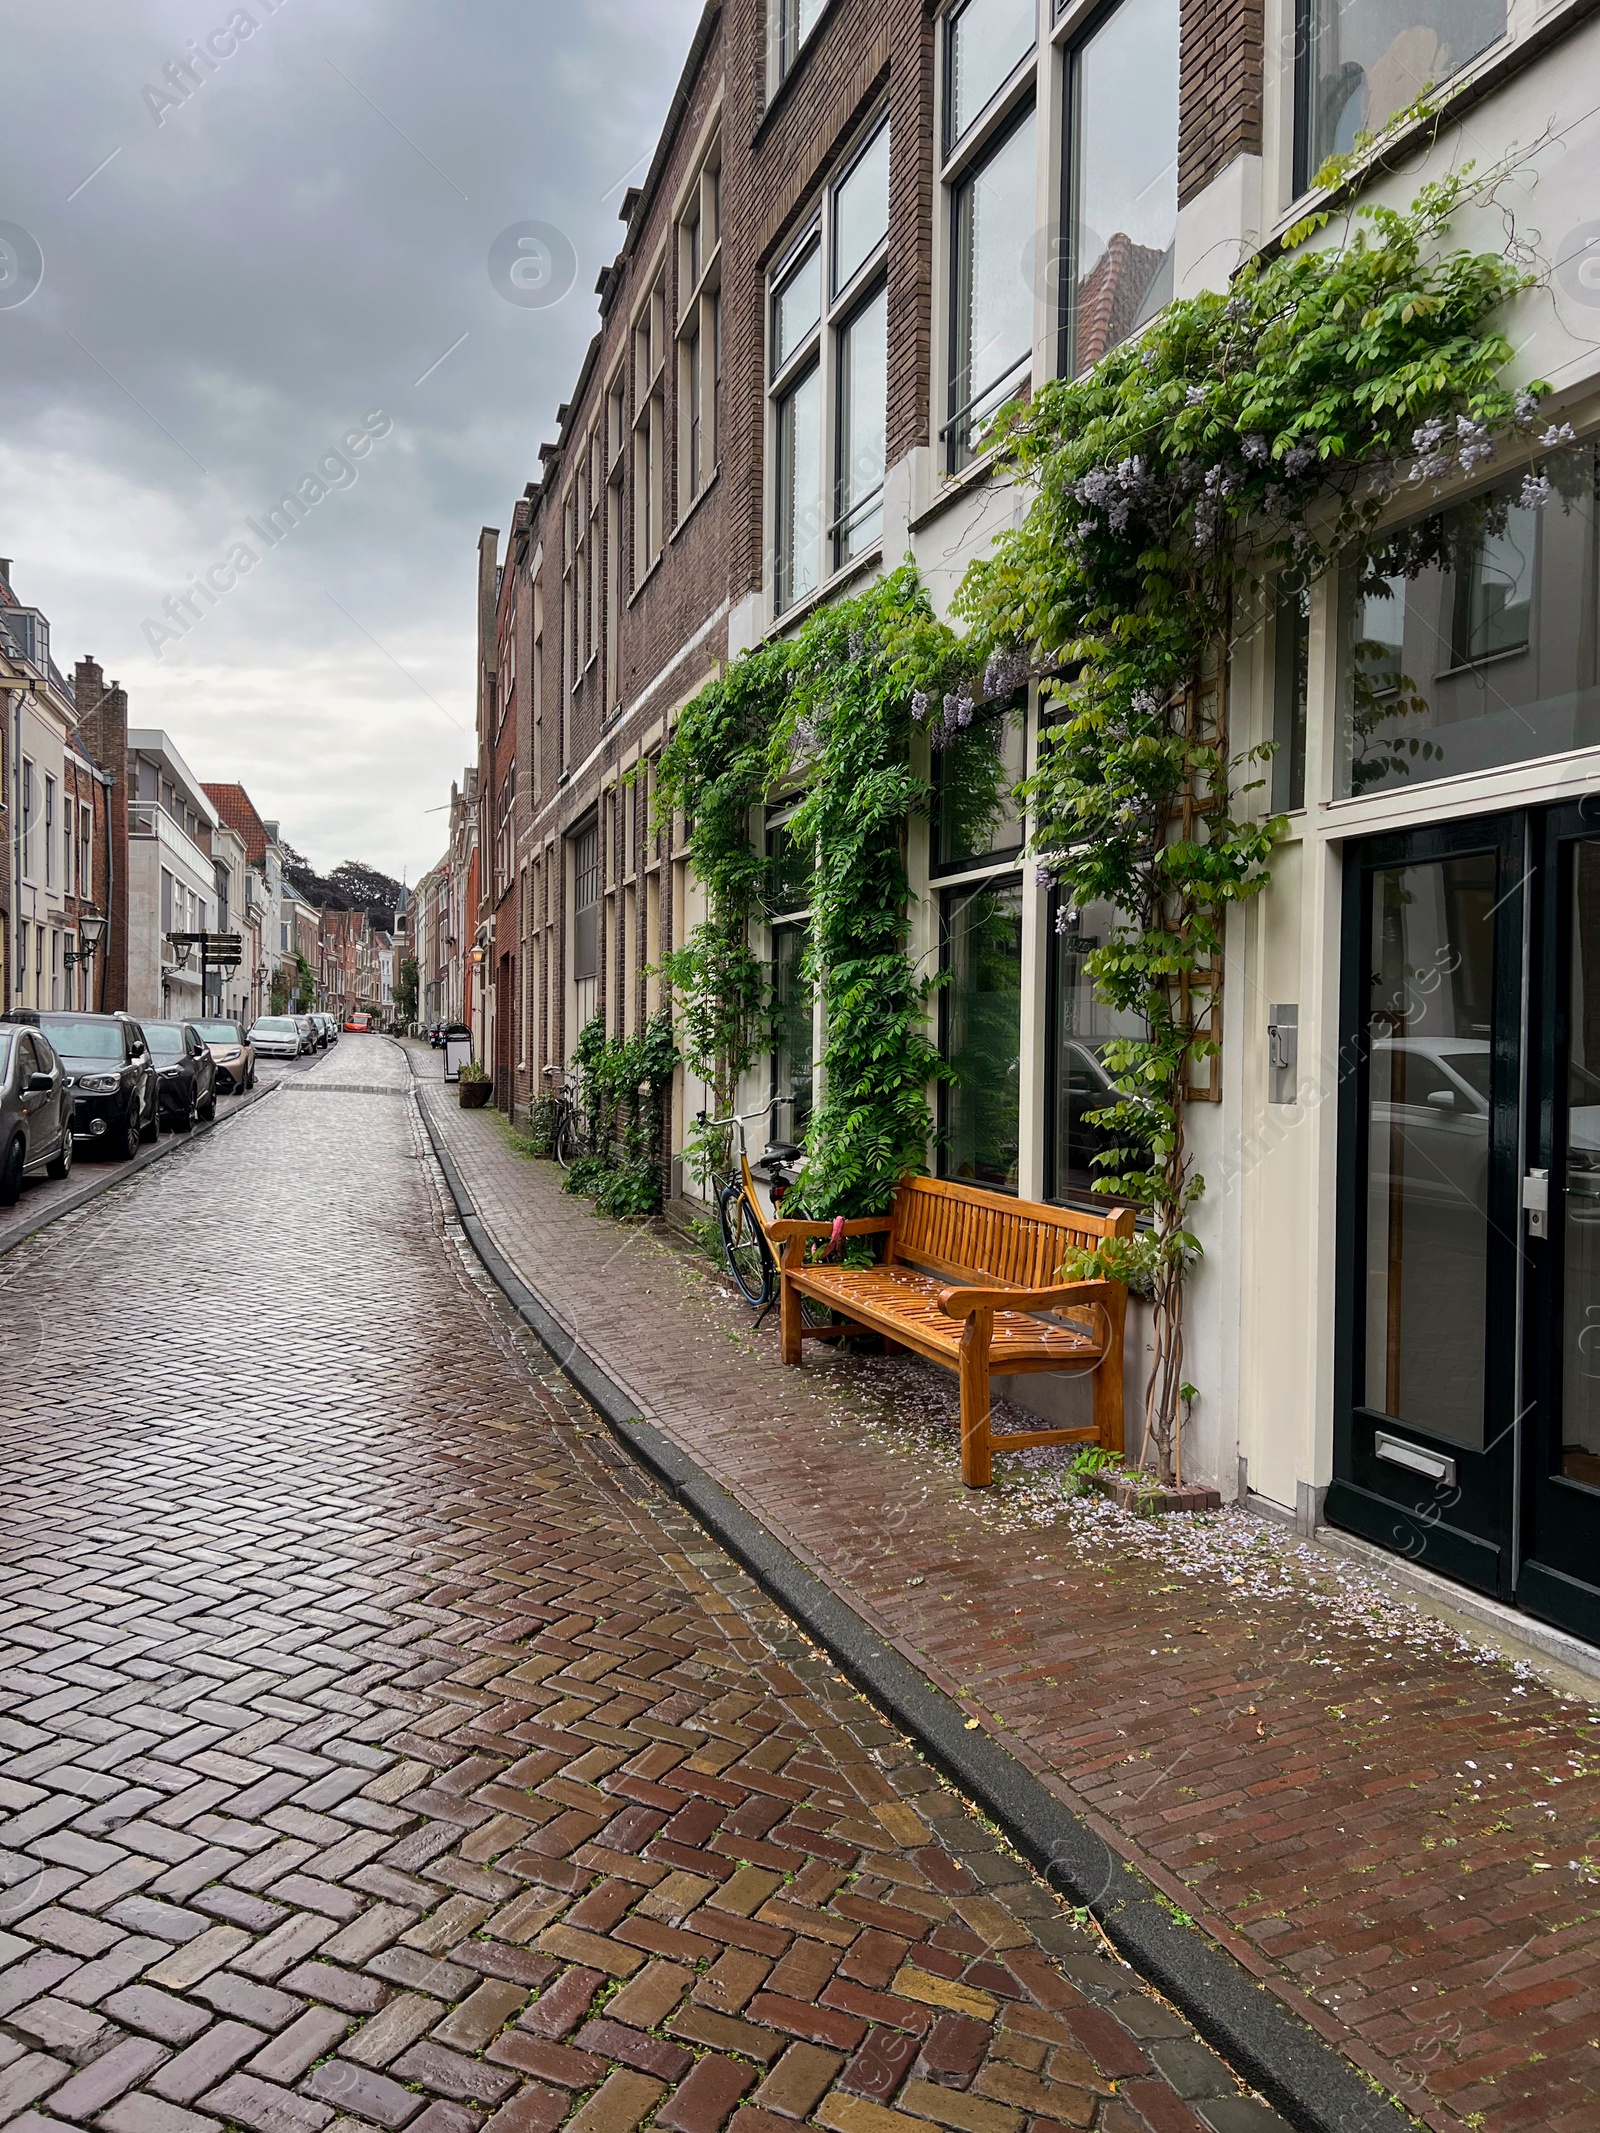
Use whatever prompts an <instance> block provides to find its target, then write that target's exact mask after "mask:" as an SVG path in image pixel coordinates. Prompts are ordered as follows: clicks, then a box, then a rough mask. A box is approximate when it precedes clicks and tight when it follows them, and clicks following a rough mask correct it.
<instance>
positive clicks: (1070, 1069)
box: [1046, 891, 1146, 1213]
mask: <svg viewBox="0 0 1600 2133" xmlns="http://www.w3.org/2000/svg"><path fill="white" fill-rule="evenodd" d="M1050 927H1051V930H1050V939H1051V947H1052V955H1051V968H1050V1026H1051V1030H1052V1033H1053V1034H1052V1039H1051V1049H1050V1062H1049V1063H1050V1111H1049V1137H1048V1143H1047V1148H1046V1167H1047V1171H1048V1175H1049V1195H1050V1198H1051V1199H1052V1200H1060V1201H1064V1202H1067V1203H1068V1204H1071V1205H1075V1206H1083V1207H1093V1208H1095V1209H1096V1210H1097V1211H1099V1212H1101V1213H1104V1212H1105V1211H1106V1210H1107V1209H1108V1208H1110V1207H1114V1206H1119V1205H1121V1204H1122V1203H1121V1202H1119V1201H1117V1200H1114V1199H1110V1198H1108V1196H1107V1195H1106V1194H1104V1193H1099V1192H1096V1191H1095V1183H1096V1180H1097V1179H1101V1178H1104V1177H1106V1176H1107V1175H1108V1174H1109V1171H1108V1167H1107V1165H1105V1164H1104V1163H1101V1162H1097V1161H1096V1158H1097V1157H1099V1156H1102V1155H1105V1154H1108V1153H1109V1152H1110V1151H1111V1150H1112V1149H1113V1148H1116V1147H1118V1146H1121V1145H1125V1144H1124V1143H1123V1142H1122V1141H1121V1140H1120V1139H1119V1137H1118V1135H1116V1134H1115V1133H1113V1132H1111V1131H1110V1130H1109V1129H1108V1128H1107V1127H1106V1126H1105V1125H1104V1124H1102V1123H1101V1122H1100V1120H1099V1116H1098V1114H1099V1113H1101V1112H1103V1111H1105V1110H1106V1109H1107V1108H1108V1107H1109V1106H1110V1105H1112V1104H1114V1103H1115V1102H1116V1101H1117V1091H1116V1089H1115V1087H1114V1086H1113V1084H1112V1080H1111V1076H1110V1074H1109V1073H1108V1071H1107V1069H1106V1063H1105V1055H1106V1047H1107V1045H1108V1044H1110V1043H1111V1041H1112V1040H1113V1038H1117V1037H1143V1036H1144V1035H1145V1034H1146V1032H1145V1027H1144V1023H1143V1022H1142V1020H1141V1019H1140V1018H1139V1016H1137V1015H1131V1014H1125V1013H1121V1012H1118V1011H1116V1010H1113V1009H1112V1008H1109V1007H1107V1006H1106V1005H1105V1003H1104V1002H1103V1001H1102V1000H1101V999H1100V998H1099V996H1098V995H1097V994H1096V992H1095V989H1094V986H1093V985H1092V984H1091V982H1090V980H1089V976H1088V973H1087V971H1086V970H1085V968H1084V964H1085V962H1086V960H1087V958H1088V957H1089V956H1091V955H1093V953H1094V952H1095V950H1096V949H1097V948H1100V947H1103V946H1104V945H1105V943H1106V942H1107V940H1108V939H1109V938H1110V937H1111V935H1112V933H1113V932H1114V931H1115V927H1116V914H1115V913H1114V911H1113V910H1112V907H1111V906H1110V904H1088V905H1086V906H1085V907H1084V908H1083V909H1081V910H1079V909H1076V908H1074V907H1073V906H1072V905H1071V904H1069V903H1067V902H1066V901H1065V899H1064V898H1063V897H1062V896H1061V895H1060V893H1059V891H1058V892H1057V893H1056V895H1055V896H1053V897H1052V898H1051V910H1050Z"/></svg>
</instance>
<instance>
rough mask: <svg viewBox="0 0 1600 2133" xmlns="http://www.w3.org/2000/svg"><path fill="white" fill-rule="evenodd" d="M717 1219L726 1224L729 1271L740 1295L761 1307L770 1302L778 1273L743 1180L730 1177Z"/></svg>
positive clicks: (719, 1201) (721, 1195) (724, 1239)
mask: <svg viewBox="0 0 1600 2133" xmlns="http://www.w3.org/2000/svg"><path fill="white" fill-rule="evenodd" d="M717 1219H718V1221H719V1222H720V1223H721V1225H722V1249H723V1251H724V1253H725V1254H726V1256H727V1261H728V1271H729V1273H730V1274H732V1276H733V1278H734V1281H735V1283H736V1284H737V1285H738V1290H739V1294H740V1295H741V1296H742V1297H743V1298H744V1300H745V1302H746V1303H747V1304H752V1305H754V1306H757V1307H759V1306H761V1305H762V1304H767V1303H770V1302H771V1301H772V1292H773V1287H774V1284H775V1282H776V1280H777V1271H778V1270H777V1268H776V1267H775V1266H774V1264H773V1260H772V1252H771V1249H770V1247H769V1246H768V1244H767V1240H766V1237H765V1236H764V1235H763V1233H762V1229H761V1224H760V1223H759V1222H758V1221H757V1220H756V1213H755V1209H754V1208H753V1207H752V1206H751V1205H750V1202H749V1200H748V1199H747V1198H746V1197H745V1190H744V1185H743V1182H742V1181H741V1180H740V1179H738V1178H730V1179H729V1180H728V1182H727V1184H726V1185H724V1186H723V1188H722V1191H721V1192H720V1193H719V1194H718V1196H717Z"/></svg>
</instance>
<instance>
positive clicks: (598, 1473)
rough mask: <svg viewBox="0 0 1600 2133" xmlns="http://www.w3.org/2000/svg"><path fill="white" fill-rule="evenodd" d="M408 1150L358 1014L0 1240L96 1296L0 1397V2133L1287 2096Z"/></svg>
mask: <svg viewBox="0 0 1600 2133" xmlns="http://www.w3.org/2000/svg"><path fill="white" fill-rule="evenodd" d="M434 1170H435V1166H433V1164H432V1161H431V1157H430V1156H429V1155H428V1154H427V1152H426V1150H425V1147H424V1144H423V1142H422V1138H421V1134H420V1129H419V1126H418V1122H417V1120H416V1118H415V1116H414V1114H413V1112H412V1109H411V1107H410V1104H409V1102H408V1100H407V1088H406V1074H405V1069H404V1064H403V1061H402V1060H401V1058H400V1056H399V1054H398V1053H397V1052H395V1051H394V1050H393V1049H392V1048H385V1047H380V1046H378V1045H377V1044H375V1043H374V1044H372V1045H370V1046H364V1047H361V1048H360V1049H359V1052H358V1051H357V1049H356V1048H355V1047H354V1046H341V1047H340V1052H339V1054H337V1055H335V1056H334V1057H333V1058H331V1059H329V1060H326V1061H324V1062H321V1063H320V1064H319V1067H318V1069H317V1071H316V1073H315V1074H314V1075H309V1076H307V1077H305V1079H304V1080H303V1081H300V1082H298V1083H297V1084H296V1085H295V1086H293V1087H292V1088H285V1090H284V1091H282V1092H281V1093H280V1094H279V1095H278V1096H276V1097H275V1098H274V1099H273V1101H272V1103H271V1104H269V1105H263V1106H261V1107H259V1108H258V1109H256V1110H254V1111H251V1112H249V1113H247V1114H245V1115H243V1116H241V1117H240V1118H239V1119H238V1120H237V1122H236V1123H235V1125H234V1126H233V1127H232V1128H231V1129H230V1132H229V1133H228V1135H227V1136H220V1137H218V1138H216V1139H214V1140H208V1141H206V1142H204V1143H202V1144H200V1145H197V1146H196V1147H195V1148H194V1149H193V1150H192V1152H191V1155H190V1157H189V1159H188V1160H187V1161H186V1162H185V1163H183V1164H172V1165H161V1166H159V1167H158V1168H157V1169H155V1170H153V1171H151V1172H148V1173H146V1174H145V1175H144V1176H143V1177H142V1178H140V1179H138V1180H135V1181H130V1183H129V1184H128V1186H127V1187H126V1188H125V1189H123V1190H120V1191H118V1192H116V1193H112V1194H108V1195H107V1196H106V1197H105V1198H104V1199H102V1200H100V1201H98V1202H96V1203H95V1205H94V1207H93V1208H92V1209H87V1210H84V1211H83V1213H82V1214H81V1215H80V1216H78V1217H76V1218H73V1219H72V1220H70V1221H64V1222H63V1223H61V1224H60V1225H58V1226H57V1227H55V1228H54V1229H53V1230H51V1231H50V1232H48V1233H45V1234H42V1235H40V1236H39V1237H36V1238H34V1239H31V1240H29V1241H28V1242H26V1243H25V1244H23V1245H22V1246H20V1247H19V1249H18V1250H17V1251H16V1252H15V1253H14V1254H13V1255H11V1256H10V1257H9V1258H8V1259H7V1260H6V1261H5V1263H4V1265H3V1266H0V1313H3V1312H8V1311H14V1310H17V1309H19V1308H22V1307H23V1306H24V1305H26V1306H27V1307H28V1308H30V1309H34V1310H37V1312H38V1313H39V1314H40V1316H41V1317H42V1319H43V1322H44V1323H45V1324H46V1325H47V1326H48V1327H50V1328H51V1329H52V1332H54V1329H58V1328H60V1329H66V1328H70V1343H69V1344H68V1345H66V1346H63V1343H62V1341H60V1340H58V1339H56V1338H54V1337H52V1338H51V1339H50V1340H49V1341H47V1342H45V1343H42V1344H41V1345H40V1346H39V1347H38V1348H37V1349H35V1350H34V1351H33V1352H32V1353H31V1355H29V1356H28V1358H27V1359H26V1360H25V1361H24V1362H23V1363H22V1364H21V1365H20V1366H18V1367H15V1368H13V1369H12V1371H11V1372H10V1373H9V1374H8V1376H7V1378H6V1380H5V1383H4V1385H3V1387H0V1396H3V1397H0V1535H3V1542H4V1546H3V1553H0V2125H11V2126H15V2127H16V2128H17V2129H18V2133H65V2129H67V2128H78V2129H83V2128H88V2127H94V2128H97V2129H104V2133H221V2129H222V2128H224V2127H247V2128H249V2129H251V2133H363V2129H366V2133H370V2129H373V2128H377V2129H382V2133H399V2129H402V2128H404V2129H406V2133H475V2129H477V2128H479V2127H482V2128H483V2129H484V2133H549V2129H553V2128H555V2127H557V2126H566V2127H569V2128H571V2129H572V2133H631V2129H633V2128H634V2127H636V2126H642V2125H645V2124H649V2125H651V2126H653V2127H659V2128H665V2129H670V2133H716V2129H718V2128H722V2127H724V2126H729V2127H731V2128H732V2133H784V2129H792V2128H794V2127H795V2126H796V2125H797V2124H799V2123H800V2122H801V2121H805V2122H807V2123H809V2124H812V2125H814V2126H821V2127H827V2128H831V2129H833V2133H928V2129H929V2128H930V2127H942V2128H947V2129H951V2133H1060V2129H1061V2128H1063V2127H1073V2128H1081V2127H1091V2128H1095V2129H1098V2133H1202V2129H1203V2128H1211V2129H1213V2133H1267V2129H1270V2128H1271V2127H1273V2126H1276V2125H1279V2124H1280V2121H1278V2120H1277V2119H1276V2118H1274V2117H1273V2115H1272V2114H1271V2113H1270V2112H1267V2111H1266V2110H1265V2109H1264V2107H1263V2106H1261V2105H1260V2104H1259V2103H1258V2102H1255V2101H1253V2100H1252V2099H1250V2098H1249V2097H1248V2096H1247V2095H1246V2094H1245V2093H1244V2092H1243V2091H1242V2090H1241V2089H1240V2087H1239V2085H1238V2084H1237V2083H1236V2082H1235V2081H1233V2079H1232V2078H1231V2077H1230V2075H1229V2074H1228V2072H1227V2070H1226V2069H1225V2068H1224V2067H1223V2066H1222V2065H1221V2064H1220V2062H1219V2061H1217V2060H1216V2059H1215V2058H1214V2057H1213V2056H1212V2055H1211V2054H1210V2053H1209V2052H1208V2051H1206V2050H1205V2049H1204V2047H1203V2046H1201V2045H1200V2044H1199V2043H1198V2042H1197V2040H1196V2039H1195V2038H1194V2037H1193V2036H1192V2034H1191V2032H1190V2031H1189V2029H1188V2026H1187V2025H1186V2024H1185V2023H1183V2022H1182V2021H1181V2020H1180V2019H1178V2018H1177V2016H1176V2015H1175V2014H1174V2013H1173V2011H1172V2010H1171V2009H1170V2008H1169V2007H1167V2006H1166V2005H1165V2004H1164V2003H1163V2002H1162V2001H1161V2000H1160V1999H1159V1998H1157V1997H1156V1996H1155V1995H1153V1994H1151V1993H1148V1992H1146V1991H1144V1990H1142V1989H1141V1988H1140V1987H1139V1985H1138V1983H1137V1981H1136V1980H1135V1979H1134V1977H1133V1976H1132V1975H1131V1973H1129V1972H1128V1971H1127V1970H1126V1969H1124V1968H1122V1967H1120V1966H1118V1965H1116V1964H1114V1963H1112V1962H1109V1961H1107V1960H1106V1959H1105V1956H1104V1951H1103V1949H1102V1948H1101V1946H1100V1945H1099V1943H1098V1941H1097V1939H1096V1937H1095V1936H1094V1935H1093V1933H1092V1931H1089V1930H1087V1929H1085V1928H1082V1927H1080V1926H1079V1925H1078V1924H1077V1923H1075V1921H1074V1919H1073V1917H1072V1915H1071V1914H1070V1912H1067V1911H1065V1910H1064V1909H1063V1907H1062V1906H1061V1905H1060V1903H1059V1902H1058V1901H1057V1899H1056V1898H1055V1897H1053V1896H1052V1895H1051V1893H1050V1892H1049V1891H1048V1890H1047V1889H1046V1888H1045V1887H1044V1886H1043V1884H1042V1883H1041V1882H1039V1881H1038V1880H1037V1879H1036V1878H1035V1877H1034V1876H1033V1875H1032V1874H1030V1873H1029V1872H1028V1871H1027V1870H1026V1869H1025V1868H1024V1867H1023V1866H1022V1864H1021V1863H1020V1862H1019V1861H1018V1860H1017V1859H1016V1858H1015V1857H1014V1856H1013V1855H1011V1854H1010V1853H1009V1852H1008V1851H1007V1850H1006V1848H1005V1847H1004V1846H1003V1845H1002V1844H1001V1843H1000V1842H999V1840H998V1839H997V1838H996V1837H995V1836H994V1835H993V1834H992V1832H990V1831H989V1830H988V1829H987V1828H986V1827H985V1826H984V1825H983V1824H982V1822H981V1821H980V1820H979V1819H978V1818H977V1817H976V1816H975V1815H973V1814H972V1813H971V1811H970V1810H969V1809H968V1808H967V1807H966V1806H965V1804H964V1803H963V1802H962V1801H961V1800H959V1799H958V1798H957V1797H956V1796H955V1795H954V1794H952V1793H951V1792H950V1791H949V1790H948V1788H946V1787H945V1786H944V1785H942V1784H941V1783H940V1782H939V1781H938V1780H937V1779H936V1778H935V1777H934V1776H933V1775H932V1773H931V1772H930V1771H929V1770H928V1769H927V1768H926V1766H925V1765H924V1764H923V1762H922V1761H921V1760H920V1759H919V1757H918V1756H917V1755H916V1754H915V1752H914V1751H913V1750H912V1749H911V1748H910V1747H909V1746H908V1744H907V1743H906V1742H905V1741H903V1740H902V1739H900V1738H899V1737H898V1736H897V1735H896V1734H895V1733H894V1731H893V1730H892V1729H891V1728H890V1727H888V1726H887V1725H885V1724H884V1723H883V1721H882V1720H881V1719H880V1718H879V1717H878V1716H877V1714H876V1713H875V1712H874V1711H873V1710H872V1709H871V1707H870V1706H869V1705H867V1704H866V1703H865V1702H864V1701H863V1700H862V1699H861V1698H860V1697H859V1696H857V1695H856V1694H855V1693H854V1692H853V1691H852V1690H850V1689H849V1688H848V1686H847V1685H846V1684H845V1683H844V1682H843V1681H842V1680H840V1679H839V1677H838V1676H837V1675H836V1674H835V1673H834V1672H833V1670H832V1668H831V1667H830V1665H829V1664H828V1663H827V1662H826V1660H825V1659H824V1658H823V1657H821V1656H820V1655H819V1654H818V1653H817V1652H816V1651H815V1650H814V1649H813V1648H812V1647H810V1646H809V1645H807V1644H806V1642H805V1641H804V1640H803V1639H802V1638H801V1637H800V1636H799V1635H797V1634H796V1632H795V1631H794V1628H793V1626H792V1625H791V1624H790V1623H789V1622H788V1621H787V1620H786V1619H785V1618H784V1617H782V1616H781V1615H779V1614H778V1613H777V1612H776V1611H775V1610H774V1609H773V1608H772V1607H771V1606H770V1605H769V1604H768V1603H767V1602H766V1601H765V1600H764V1599H763V1598H762V1596H761V1595H760V1594H759V1592H758V1591H757V1590H756V1589H755V1588H754V1587H753V1586H752V1585H751V1583H750V1582H749V1581H748V1580H747V1579H746V1578H745V1577H744V1576H743V1575H742V1574H741V1573H740V1572H738V1571H737V1570H736V1569H735V1567H734V1566H733V1565H732V1563H731V1562H730V1561H729V1560H728V1559H727V1558H726V1557H725V1556H724V1555H722V1554H721V1553H720V1551H718V1550H717V1549H715V1548H713V1547H710V1546H708V1545H707V1543H706V1541H705V1538H704V1536H703V1534H702V1533H701V1532H700V1531H699V1529H698V1528H696V1527H694V1526H693V1525H692V1524H691V1523H690V1522H689V1521H688V1520H687V1519H686V1518H685V1517H684V1516H683V1515H682V1514H681V1513H679V1512H678V1511H676V1510H675V1509H674V1508H673V1507H671V1506H670V1505H668V1504H666V1503H665V1502H664V1500H663V1499H661V1498H660V1497H659V1496H658V1495H657V1493H656V1491H655V1490H654V1488H653V1486H652V1485H651V1484H650V1483H649V1482H648V1480H647V1479H646V1478H645V1477H644V1476H642V1475H641V1474H640V1473H639V1472H638V1471H637V1470H636V1469H635V1468H634V1467H633V1466H632V1464H631V1463H630V1462H629V1461H628V1460H627V1459H626V1458H625V1457H624V1456H623V1455H622V1454H621V1453H620V1452H619V1451H618V1450H617V1449H616V1447H615V1446H614V1445H613V1444H612V1442H611V1440H610V1438H609V1436H608V1435H607V1434H606V1432H605V1431H604V1429H603V1428H602V1427H601V1426H600V1424H599V1422H598V1419H597V1418H596V1417H595V1416H593V1415H592V1413H591V1412H590V1411H589V1410H588V1409H587V1408H586V1407H585V1406H584V1405H583V1403H582V1402H581V1401H580V1400H579V1399H578V1398H577V1396H576V1395H575V1394H574V1393H573V1392H572V1391H571V1389H570V1388H569V1387H568V1386H567V1384H566V1383H565V1381H564V1380H563V1379H562V1378H561V1376H560V1374H559V1372H558V1370H557V1369H556V1367H555V1365H554V1364H553V1363H552V1362H551V1361H550V1359H549V1358H548V1357H547V1356H546V1355H544V1353H543V1351H542V1350H539V1349H538V1348H537V1346H536V1345H535V1344H534V1343H533V1341H532V1340H531V1337H530V1336H528V1335H526V1334H525V1333H524V1332H523V1331H522V1329H521V1328H520V1326H518V1324H517V1323H516V1321H515V1320H514V1319H513V1318H512V1317H511V1315H510V1313H509V1312H508V1311H507V1310H506V1309H505V1308H504V1306H503V1304H501V1302H500V1300H499V1298H498V1296H497V1295H496V1294H495V1293H494V1292H493V1291H492V1290H491V1289H490V1286H489V1284H488V1283H487V1281H486V1279H485V1278H484V1276H483V1274H482V1271H481V1269H480V1268H479V1267H478V1265H477V1263H476V1261H475V1260H473V1259H471V1257H470V1255H469V1254H467V1253H466V1251H465V1248H464V1245H463V1244H462V1242H461V1240H460V1233H459V1230H458V1229H453V1228H452V1226H451V1225H450V1224H449V1223H447V1221H446V1220H445V1216H444V1211H443V1207H442V1204H441V1198H440V1192H439V1188H438V1186H437V1183H436V1179H435V1175H434ZM219 1267H242V1268H246V1269H248V1270H249V1271H248V1279H247V1280H242V1281H226V1282H219V1281H218V1280H217V1279H216V1271H217V1269H218V1268H219ZM1185 2099H1188V2100H1185Z"/></svg>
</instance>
